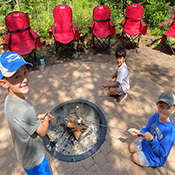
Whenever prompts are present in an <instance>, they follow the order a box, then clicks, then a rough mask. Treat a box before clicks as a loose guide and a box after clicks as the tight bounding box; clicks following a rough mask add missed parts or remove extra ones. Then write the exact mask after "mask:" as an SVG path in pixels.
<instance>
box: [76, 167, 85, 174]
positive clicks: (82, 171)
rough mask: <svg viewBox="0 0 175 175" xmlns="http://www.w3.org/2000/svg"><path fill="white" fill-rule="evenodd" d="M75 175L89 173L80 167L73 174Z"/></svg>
mask: <svg viewBox="0 0 175 175" xmlns="http://www.w3.org/2000/svg"><path fill="white" fill-rule="evenodd" d="M73 175H87V171H86V170H85V169H84V168H83V167H80V168H78V169H77V170H75V171H74V172H73Z"/></svg>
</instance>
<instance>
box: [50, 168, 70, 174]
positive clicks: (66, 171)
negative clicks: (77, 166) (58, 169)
mask: <svg viewBox="0 0 175 175" xmlns="http://www.w3.org/2000/svg"><path fill="white" fill-rule="evenodd" d="M53 175H55V174H53ZM59 175H73V174H72V171H71V170H70V169H67V170H65V171H64V172H62V173H61V174H59Z"/></svg>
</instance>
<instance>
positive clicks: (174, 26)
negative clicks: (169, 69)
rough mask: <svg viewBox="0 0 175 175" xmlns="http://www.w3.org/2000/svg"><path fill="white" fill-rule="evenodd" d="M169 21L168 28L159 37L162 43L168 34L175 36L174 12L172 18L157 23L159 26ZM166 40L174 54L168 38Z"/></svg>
mask: <svg viewBox="0 0 175 175" xmlns="http://www.w3.org/2000/svg"><path fill="white" fill-rule="evenodd" d="M170 22H171V24H170V27H169V30H168V31H167V32H165V33H163V34H162V39H161V41H160V43H164V42H165V40H166V39H167V37H168V36H169V37H173V38H175V13H174V18H173V19H171V20H168V21H165V22H162V23H159V24H158V25H159V26H164V25H166V24H168V23H170ZM167 42H168V45H169V46H170V49H171V51H172V52H173V54H174V55H175V52H174V50H173V48H172V46H171V45H170V42H169V41H168V40H167Z"/></svg>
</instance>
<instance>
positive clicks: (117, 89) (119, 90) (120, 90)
mask: <svg viewBox="0 0 175 175" xmlns="http://www.w3.org/2000/svg"><path fill="white" fill-rule="evenodd" d="M115 91H117V92H119V93H120V94H123V93H124V92H123V89H122V87H121V85H120V84H119V85H118V86H116V87H115Z"/></svg>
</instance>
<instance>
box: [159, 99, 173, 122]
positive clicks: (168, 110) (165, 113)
mask: <svg viewBox="0 0 175 175" xmlns="http://www.w3.org/2000/svg"><path fill="white" fill-rule="evenodd" d="M157 109H158V113H159V121H160V122H169V117H170V116H171V114H173V112H174V106H172V107H170V106H169V105H168V104H166V103H164V102H158V103H157Z"/></svg>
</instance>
